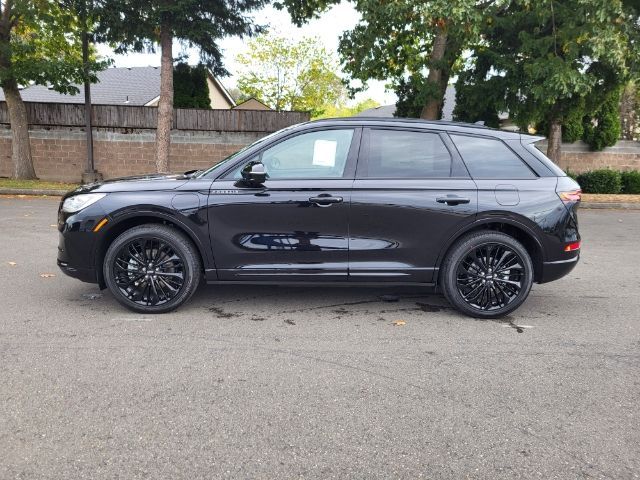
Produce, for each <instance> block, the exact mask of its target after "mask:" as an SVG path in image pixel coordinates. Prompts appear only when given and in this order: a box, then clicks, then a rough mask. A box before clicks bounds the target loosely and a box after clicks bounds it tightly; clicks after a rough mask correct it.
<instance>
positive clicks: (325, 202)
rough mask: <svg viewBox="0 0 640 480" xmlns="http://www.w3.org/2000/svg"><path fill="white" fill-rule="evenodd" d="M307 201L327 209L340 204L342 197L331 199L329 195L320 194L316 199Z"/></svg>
mask: <svg viewBox="0 0 640 480" xmlns="http://www.w3.org/2000/svg"><path fill="white" fill-rule="evenodd" d="M309 201H310V202H311V203H315V204H316V205H318V206H319V207H328V206H329V205H331V204H334V203H340V202H342V197H332V196H331V195H327V194H321V195H318V196H317V197H311V198H309Z"/></svg>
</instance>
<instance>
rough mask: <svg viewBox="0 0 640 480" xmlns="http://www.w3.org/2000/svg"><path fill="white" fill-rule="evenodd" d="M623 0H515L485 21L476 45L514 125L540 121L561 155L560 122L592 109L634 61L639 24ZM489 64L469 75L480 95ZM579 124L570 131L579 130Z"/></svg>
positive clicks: (551, 152) (554, 152) (553, 151)
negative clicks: (481, 39)
mask: <svg viewBox="0 0 640 480" xmlns="http://www.w3.org/2000/svg"><path fill="white" fill-rule="evenodd" d="M636 18H637V17H635V18H634V15H633V14H632V13H631V12H630V10H629V9H628V8H625V6H624V5H623V3H622V2H621V1H620V0H563V1H562V2H559V1H557V0H549V2H535V1H532V0H513V1H512V2H511V3H510V4H509V5H508V6H507V7H505V8H504V9H501V10H499V11H497V12H495V14H494V15H492V16H491V17H490V18H488V19H487V21H486V22H485V24H484V28H483V41H482V42H481V43H480V44H479V45H477V46H476V48H475V53H474V56H475V57H476V60H478V58H479V57H478V54H479V52H480V53H481V55H482V56H483V57H485V58H486V59H488V62H489V65H490V67H489V70H488V71H491V72H492V79H493V80H492V81H493V86H494V88H495V89H496V91H499V92H504V98H503V99H502V100H500V104H503V105H504V106H505V107H506V109H507V110H508V111H509V113H510V115H512V116H513V117H514V118H515V120H516V122H517V123H518V124H519V125H522V126H525V125H527V124H529V123H534V124H535V123H538V122H540V121H544V122H545V123H546V124H547V125H548V126H549V127H548V129H549V147H548V150H547V155H548V156H549V157H550V158H552V159H553V160H556V161H557V160H559V157H560V146H561V139H562V126H563V125H564V124H566V123H569V122H572V121H573V120H575V118H576V116H577V115H580V113H581V112H585V111H596V110H597V109H598V108H599V107H600V105H601V104H602V103H603V102H604V101H605V99H606V98H607V96H608V95H609V93H610V92H612V91H614V90H616V89H617V88H618V86H619V85H620V84H621V83H623V82H625V81H626V79H627V78H628V76H629V74H630V72H631V70H632V69H633V68H635V67H634V65H635V64H636V63H637V57H638V51H637V48H636V47H634V45H636V44H637V43H636V42H637V29H638V24H637V21H636ZM486 77H487V75H486V72H482V71H479V72H478V75H476V76H475V78H474V79H473V80H472V81H471V82H469V83H470V85H475V86H476V87H477V88H478V90H476V95H477V97H481V96H482V95H484V92H485V90H484V87H485V83H486V81H487V78H486ZM577 133H579V132H573V133H572V135H574V136H575V135H576V134H577Z"/></svg>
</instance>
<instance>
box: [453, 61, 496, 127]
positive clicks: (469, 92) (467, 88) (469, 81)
mask: <svg viewBox="0 0 640 480" xmlns="http://www.w3.org/2000/svg"><path fill="white" fill-rule="evenodd" d="M490 69H491V61H490V58H489V57H487V56H486V55H484V54H483V52H482V50H478V51H477V53H476V56H475V57H474V58H472V59H470V61H469V62H468V63H467V66H466V68H465V70H464V71H463V72H461V73H460V75H459V76H458V81H457V82H456V106H455V108H454V109H453V118H454V119H455V120H458V121H461V122H469V123H475V122H478V121H483V122H484V123H485V125H487V126H488V127H493V128H498V127H499V126H500V119H499V118H498V113H499V111H500V110H501V109H503V108H504V95H503V93H502V92H503V91H504V88H503V86H502V85H501V83H502V80H503V79H502V77H500V76H498V75H496V76H492V77H490V76H489V72H490Z"/></svg>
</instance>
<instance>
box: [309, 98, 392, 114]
mask: <svg viewBox="0 0 640 480" xmlns="http://www.w3.org/2000/svg"><path fill="white" fill-rule="evenodd" d="M379 106H380V104H379V103H378V102H376V101H375V100H373V99H371V98H367V99H366V100H363V101H361V102H358V103H356V104H355V105H353V106H351V107H350V106H348V105H345V104H339V105H325V106H324V107H323V109H324V112H323V113H322V115H318V116H317V117H315V118H340V117H353V116H354V115H357V114H358V113H360V112H362V111H364V110H368V109H369V108H376V107H379Z"/></svg>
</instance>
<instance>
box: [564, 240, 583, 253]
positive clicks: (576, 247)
mask: <svg viewBox="0 0 640 480" xmlns="http://www.w3.org/2000/svg"><path fill="white" fill-rule="evenodd" d="M575 250H580V242H579V241H578V242H572V243H570V244H568V245H567V246H566V247H564V251H565V252H573V251H575Z"/></svg>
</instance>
